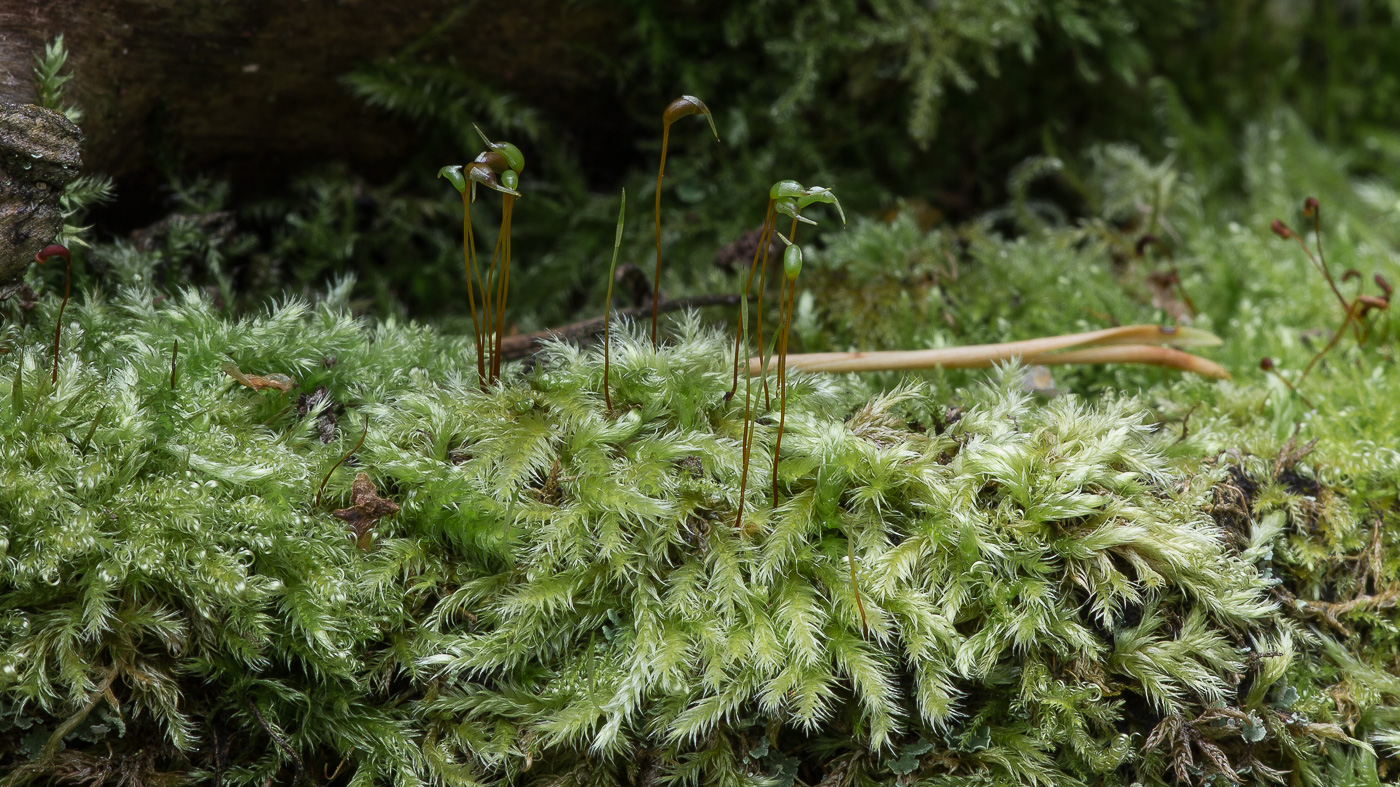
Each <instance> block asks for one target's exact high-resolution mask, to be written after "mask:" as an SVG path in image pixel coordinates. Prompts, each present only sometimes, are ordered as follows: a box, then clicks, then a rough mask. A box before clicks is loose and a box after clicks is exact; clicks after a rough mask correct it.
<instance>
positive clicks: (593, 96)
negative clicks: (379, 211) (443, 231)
mask: <svg viewBox="0 0 1400 787" xmlns="http://www.w3.org/2000/svg"><path fill="white" fill-rule="evenodd" d="M461 5H463V2H460V0H232V1H230V2H191V0H0V101H8V102H14V103H29V102H32V101H33V100H34V85H33V79H32V76H31V74H32V69H33V65H34V57H35V55H36V54H38V53H40V52H42V51H43V44H44V42H45V41H47V40H50V39H52V38H53V37H54V36H56V35H58V34H60V33H62V34H63V35H64V37H65V41H66V43H67V45H68V48H69V50H70V52H71V56H70V60H69V63H70V68H71V69H72V72H73V73H74V74H75V75H76V78H75V79H74V81H73V82H72V83H70V88H71V96H72V98H73V99H74V100H75V101H76V102H77V103H79V104H80V105H81V106H82V108H83V110H84V111H85V113H86V117H85V118H84V122H83V124H82V125H83V130H84V132H85V133H86V134H87V145H86V147H85V149H84V159H85V160H86V162H87V166H88V168H89V169H91V170H93V171H97V172H104V173H107V174H111V175H114V176H118V177H120V176H126V175H131V174H133V173H141V172H143V171H150V170H152V169H153V168H157V167H159V166H161V165H168V164H171V163H174V162H176V161H178V163H179V164H180V165H181V167H182V168H184V169H185V170H186V171H189V170H199V169H208V168H211V167H213V168H219V169H222V170H224V171H229V170H239V169H242V170H244V171H245V174H246V171H247V170H248V169H249V168H254V169H257V168H261V169H266V170H269V173H268V174H269V177H271V176H273V175H280V174H284V173H285V170H286V167H287V166H288V165H289V164H295V163H302V162H305V161H307V160H325V159H343V160H348V161H351V162H354V163H369V164H373V163H374V162H380V163H384V162H388V161H392V160H393V159H394V158H395V157H396V156H399V155H402V154H404V153H405V152H406V150H405V148H406V147H407V146H408V145H409V144H410V142H411V140H410V138H409V137H408V136H407V135H406V134H405V133H404V131H403V129H402V128H401V127H400V126H398V125H396V124H393V123H390V122H387V121H386V120H385V119H383V118H382V117H381V116H380V115H379V114H378V113H376V112H375V111H373V110H371V109H368V108H366V107H365V106H363V104H362V103H361V102H360V101H359V100H357V99H356V98H355V97H354V96H352V95H350V94H349V93H348V92H347V91H346V90H345V89H344V88H343V87H342V86H341V85H340V84H339V82H338V81H337V80H338V79H339V77H341V76H342V75H343V74H345V73H346V72H348V71H349V70H351V69H352V68H353V67H354V66H355V65H356V64H358V63H362V62H365V61H368V60H372V59H375V58H379V57H386V56H391V55H393V54H394V53H396V52H398V51H400V50H401V49H402V48H403V47H404V46H406V45H407V44H409V43H411V42H414V41H416V40H418V39H419V38H420V37H421V36H423V35H424V34H425V33H426V32H428V31H429V30H431V29H432V28H433V27H434V26H435V25H437V24H439V23H440V22H442V21H443V20H444V19H447V18H448V17H449V15H450V14H451V13H452V11H453V10H454V9H455V8H457V7H458V6H461ZM466 5H467V8H466V11H465V12H464V13H462V14H461V15H460V17H458V18H457V21H456V23H455V24H454V25H453V26H452V27H451V28H450V29H448V30H446V31H445V32H444V33H443V35H441V36H439V37H437V38H436V39H434V40H433V41H432V42H431V43H430V44H428V45H427V46H425V47H424V48H423V49H422V50H420V51H418V52H416V53H415V55H414V56H415V57H421V58H429V59H439V60H440V59H441V58H447V57H453V58H455V62H457V63H460V64H461V67H462V68H463V69H464V70H466V71H468V72H471V73H472V74H473V75H475V76H478V77H480V78H481V79H482V81H483V82H485V83H486V84H488V85H491V86H492V87H494V88H497V89H502V90H506V91H510V92H512V93H515V94H517V95H519V96H520V97H521V98H522V99H524V100H525V101H526V102H527V103H529V104H531V105H535V106H548V107H549V108H550V111H551V112H553V113H556V115H557V118H558V119H559V120H561V121H562V122H565V123H567V122H568V121H569V120H571V119H575V120H580V121H581V120H583V119H585V118H587V117H588V116H589V114H590V113H592V112H595V111H596V109H597V107H596V104H597V101H598V100H599V99H600V97H602V96H603V95H605V92H606V91H605V90H602V89H603V88H606V87H607V86H604V85H601V84H600V83H599V82H600V81H599V78H598V76H597V73H596V72H597V69H596V68H590V64H591V63H593V62H594V61H592V60H590V58H591V57H594V55H592V54H590V53H596V52H607V51H611V49H610V46H609V43H608V42H609V41H611V40H612V39H613V38H615V33H614V30H615V29H616V25H615V24H614V23H613V22H612V21H611V20H610V15H611V14H612V11H611V10H609V9H606V8H604V6H603V5H602V4H580V3H570V2H567V1H566V0H479V2H470V3H466ZM254 174H256V173H254ZM128 196H129V195H128Z"/></svg>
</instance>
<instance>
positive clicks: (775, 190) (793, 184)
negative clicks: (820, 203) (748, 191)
mask: <svg viewBox="0 0 1400 787" xmlns="http://www.w3.org/2000/svg"><path fill="white" fill-rule="evenodd" d="M806 195H807V189H805V188H803V187H802V184H801V183H798V182H797V181H795V180H780V181H778V182H777V183H774V184H773V187H772V188H770V189H768V196H769V197H771V198H773V199H775V200H778V199H782V198H784V197H803V196H806Z"/></svg>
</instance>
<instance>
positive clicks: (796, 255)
mask: <svg viewBox="0 0 1400 787" xmlns="http://www.w3.org/2000/svg"><path fill="white" fill-rule="evenodd" d="M801 272H802V247H800V246H789V247H787V249H786V250H785V251H784V252H783V273H784V274H785V275H786V276H787V277H788V281H797V274H799V273H801Z"/></svg>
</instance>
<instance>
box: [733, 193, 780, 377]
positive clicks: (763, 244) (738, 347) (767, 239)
mask: <svg viewBox="0 0 1400 787" xmlns="http://www.w3.org/2000/svg"><path fill="white" fill-rule="evenodd" d="M776 223H777V214H776V213H775V212H774V211H773V198H772V197H769V198H768V208H767V210H765V211H764V214H763V228H762V229H761V230H759V232H758V246H757V247H755V248H754V250H753V262H751V263H749V275H748V278H747V279H745V280H744V297H745V298H747V297H748V292H749V290H750V289H752V288H753V277H754V273H755V272H756V271H757V270H758V269H759V268H760V262H759V260H760V255H762V257H761V259H762V263H761V266H762V268H765V269H766V268H767V267H768V247H769V245H771V244H772V242H773V225H774V224H776ZM747 302H748V301H747V300H745V303H747ZM758 308H759V314H760V317H759V325H762V324H763V323H762V319H763V318H762V316H761V315H762V311H763V279H762V277H760V278H759V293H758ZM741 319H742V318H741ZM762 330H763V329H762V328H759V331H760V333H759V339H758V352H759V355H760V357H761V356H762V354H763V334H762ZM742 337H743V329H742V326H741V325H736V326H734V383H733V384H732V385H730V387H729V393H728V394H726V395H725V397H724V398H725V401H728V400H730V399H732V398H734V394H735V392H736V391H738V390H739V358H740V357H741V356H742V355H743V352H744V350H743V344H742V341H743V339H742Z"/></svg>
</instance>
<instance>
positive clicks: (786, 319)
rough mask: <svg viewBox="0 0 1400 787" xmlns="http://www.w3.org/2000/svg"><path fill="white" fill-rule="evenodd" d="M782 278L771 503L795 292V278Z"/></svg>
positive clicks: (784, 421) (784, 413) (784, 418)
mask: <svg viewBox="0 0 1400 787" xmlns="http://www.w3.org/2000/svg"><path fill="white" fill-rule="evenodd" d="M783 278H784V284H786V285H787V308H786V309H784V308H783V294H782V291H781V290H779V291H778V309H779V316H780V318H781V319H782V328H781V329H780V330H781V331H782V336H781V338H779V340H778V343H779V348H778V437H777V439H776V440H775V441H774V442H773V505H774V506H775V507H776V506H777V505H778V456H779V454H778V452H779V451H780V450H781V449H782V447H783V428H784V427H785V426H786V425H787V348H788V330H789V328H790V327H791V326H792V305H793V298H794V296H795V295H796V293H797V280H796V279H790V278H788V277H786V276H785V277H783Z"/></svg>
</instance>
